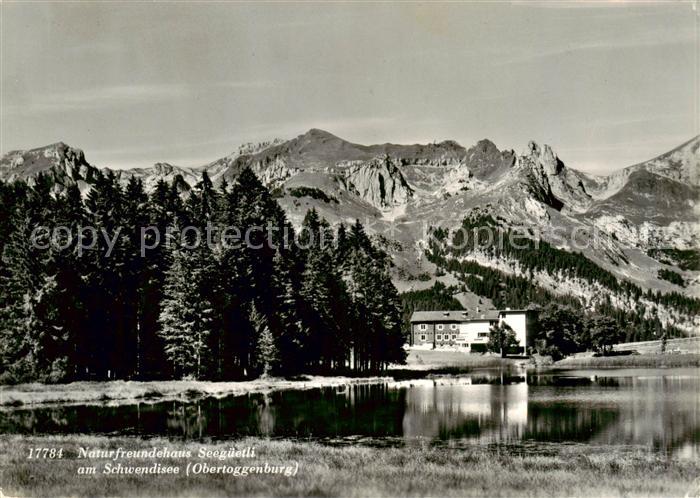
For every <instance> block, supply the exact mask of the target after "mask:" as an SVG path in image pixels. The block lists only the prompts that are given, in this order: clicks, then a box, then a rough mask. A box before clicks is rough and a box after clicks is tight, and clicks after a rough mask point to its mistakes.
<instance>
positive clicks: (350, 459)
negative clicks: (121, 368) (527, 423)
mask: <svg viewBox="0 0 700 498" xmlns="http://www.w3.org/2000/svg"><path fill="white" fill-rule="evenodd" d="M164 445H166V446H169V447H170V448H171V449H185V448H187V449H190V450H192V451H193V452H194V453H196V451H197V450H198V449H199V447H201V446H202V444H200V443H194V442H189V443H188V442H174V441H168V440H165V439H154V440H141V439H131V438H107V437H95V436H73V437H71V436H63V437H28V438H23V437H18V436H0V483H1V484H0V485H1V486H2V487H3V491H4V492H5V494H7V495H10V496H42V497H43V496H344V497H345V496H349V497H378V496H460V497H462V496H505V497H513V496H538V497H539V496H606V497H608V496H653V497H658V496H683V495H685V494H686V493H687V492H688V491H689V489H690V488H691V485H692V481H693V479H695V478H696V477H697V476H698V475H699V474H700V464H699V463H698V462H697V461H694V460H687V461H680V460H669V459H666V458H664V457H661V456H658V455H652V454H649V453H646V452H642V451H635V450H628V451H626V452H619V451H617V450H614V449H611V448H609V447H597V448H596V447H588V446H576V447H569V446H561V447H558V448H559V450H557V451H555V452H554V453H553V454H552V455H550V456H541V455H531V456H527V455H526V456H518V455H513V454H508V453H506V452H496V451H489V450H486V449H481V448H474V449H466V450H464V449H461V450H457V449H450V448H434V447H427V446H426V447H423V448H421V447H407V448H370V447H359V446H353V447H342V448H337V447H327V446H322V445H319V444H316V443H305V442H301V443H300V442H291V441H270V440H264V439H257V438H249V439H243V440H239V441H235V442H217V443H211V444H206V446H207V447H210V448H228V447H230V446H232V445H235V446H236V447H237V448H241V447H245V446H254V447H255V448H256V453H257V457H256V459H255V460H252V461H248V462H247V463H260V464H262V463H263V462H265V461H268V462H269V463H270V464H289V463H290V462H298V463H299V473H298V475H296V476H292V477H286V476H282V475H249V476H247V477H233V476H230V475H208V476H193V477H186V476H184V475H183V474H181V475H178V476H168V477H166V476H155V477H154V476H148V477H135V476H129V477H124V476H120V477H117V476H107V475H101V474H99V473H98V475H96V476H91V477H79V476H77V475H76V469H77V468H78V466H79V465H80V464H81V462H85V461H84V460H76V459H75V455H76V453H77V447H78V446H89V447H91V448H117V447H120V446H121V447H124V448H125V449H139V448H141V449H149V448H151V447H153V446H157V447H162V446H164ZM30 447H63V448H64V452H66V453H67V455H68V457H67V458H64V459H63V460H58V461H56V460H54V461H28V460H27V454H28V451H29V448H30ZM186 461H187V460H174V459H171V460H162V461H161V462H160V463H161V464H180V465H181V466H184V463H183V462H186ZM100 462H102V461H100ZM130 463H131V464H132V465H139V464H147V463H151V462H149V461H142V460H132V461H130ZM210 463H212V464H216V463H219V462H216V461H210ZM228 463H229V464H236V463H238V464H239V465H240V464H243V463H246V462H241V461H240V460H232V461H228ZM219 464H220V463H219ZM101 465H102V463H99V464H98V472H99V470H100V469H101Z"/></svg>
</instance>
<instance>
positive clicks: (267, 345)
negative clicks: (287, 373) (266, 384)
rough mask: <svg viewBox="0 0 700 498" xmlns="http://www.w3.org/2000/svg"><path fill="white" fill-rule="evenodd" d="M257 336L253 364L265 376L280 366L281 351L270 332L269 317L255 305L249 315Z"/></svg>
mask: <svg viewBox="0 0 700 498" xmlns="http://www.w3.org/2000/svg"><path fill="white" fill-rule="evenodd" d="M249 321H250V324H251V325H252V327H253V335H254V337H255V354H254V359H253V364H254V366H255V369H256V370H257V372H258V373H259V375H260V377H262V378H265V377H268V376H269V375H270V373H272V372H273V371H274V370H276V369H277V368H278V364H279V352H278V349H277V344H276V343H275V338H274V337H273V335H272V332H270V327H269V326H268V324H267V319H266V318H265V317H264V316H263V315H261V314H260V313H259V312H258V310H257V308H256V306H255V305H253V306H252V307H251V311H250V317H249Z"/></svg>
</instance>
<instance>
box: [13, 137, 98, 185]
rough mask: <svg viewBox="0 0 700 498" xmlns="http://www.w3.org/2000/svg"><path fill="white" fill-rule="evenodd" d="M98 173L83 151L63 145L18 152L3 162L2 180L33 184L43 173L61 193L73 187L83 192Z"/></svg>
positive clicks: (59, 143) (58, 144)
mask: <svg viewBox="0 0 700 498" xmlns="http://www.w3.org/2000/svg"><path fill="white" fill-rule="evenodd" d="M97 171H98V170H97V168H95V167H94V166H92V165H90V164H89V163H88V162H87V161H86V160H85V154H84V153H83V151H82V150H80V149H75V148H73V147H69V146H68V145H66V144H64V143H63V142H58V143H55V144H51V145H47V146H46V147H39V148H37V149H31V150H15V151H12V152H9V153H8V154H6V155H5V156H4V157H2V159H0V179H2V180H4V181H10V182H12V181H15V180H24V181H27V182H28V183H30V184H31V183H32V179H33V177H35V176H36V175H38V174H39V173H43V174H45V175H49V176H50V177H51V178H52V179H53V181H54V185H55V188H54V190H55V191H57V192H60V191H61V190H63V189H64V188H65V187H67V186H68V185H73V184H77V185H78V186H79V187H80V188H81V191H84V190H85V189H88V188H89V185H90V183H92V181H93V180H94V178H95V174H96V173H97Z"/></svg>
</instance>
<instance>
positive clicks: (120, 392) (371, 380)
mask: <svg viewBox="0 0 700 498" xmlns="http://www.w3.org/2000/svg"><path fill="white" fill-rule="evenodd" d="M391 381H393V378H392V377H384V376H382V377H379V376H376V377H343V376H333V377H324V376H314V375H308V376H304V378H303V379H301V380H286V379H282V378H267V379H256V380H249V381H240V382H213V381H200V380H152V381H131V380H128V381H127V380H112V381H79V382H71V383H69V384H40V383H31V384H17V385H9V386H0V409H1V408H14V407H19V406H25V405H42V404H65V405H69V404H97V403H99V404H120V403H124V402H126V401H142V402H148V401H151V402H156V401H170V400H176V399H182V398H186V399H192V398H197V397H215V398H222V397H225V396H232V395H233V396H235V395H244V394H253V393H256V394H258V393H263V394H264V393H270V392H273V391H283V390H288V389H294V390H305V389H317V388H323V387H343V386H350V385H361V384H381V383H384V382H391Z"/></svg>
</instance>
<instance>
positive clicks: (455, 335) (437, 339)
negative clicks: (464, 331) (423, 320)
mask: <svg viewBox="0 0 700 498" xmlns="http://www.w3.org/2000/svg"><path fill="white" fill-rule="evenodd" d="M420 340H421V341H425V334H421V335H420ZM435 340H436V341H442V334H436V335H435ZM445 340H446V341H449V340H450V334H445ZM452 340H453V341H456V340H457V334H452Z"/></svg>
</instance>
